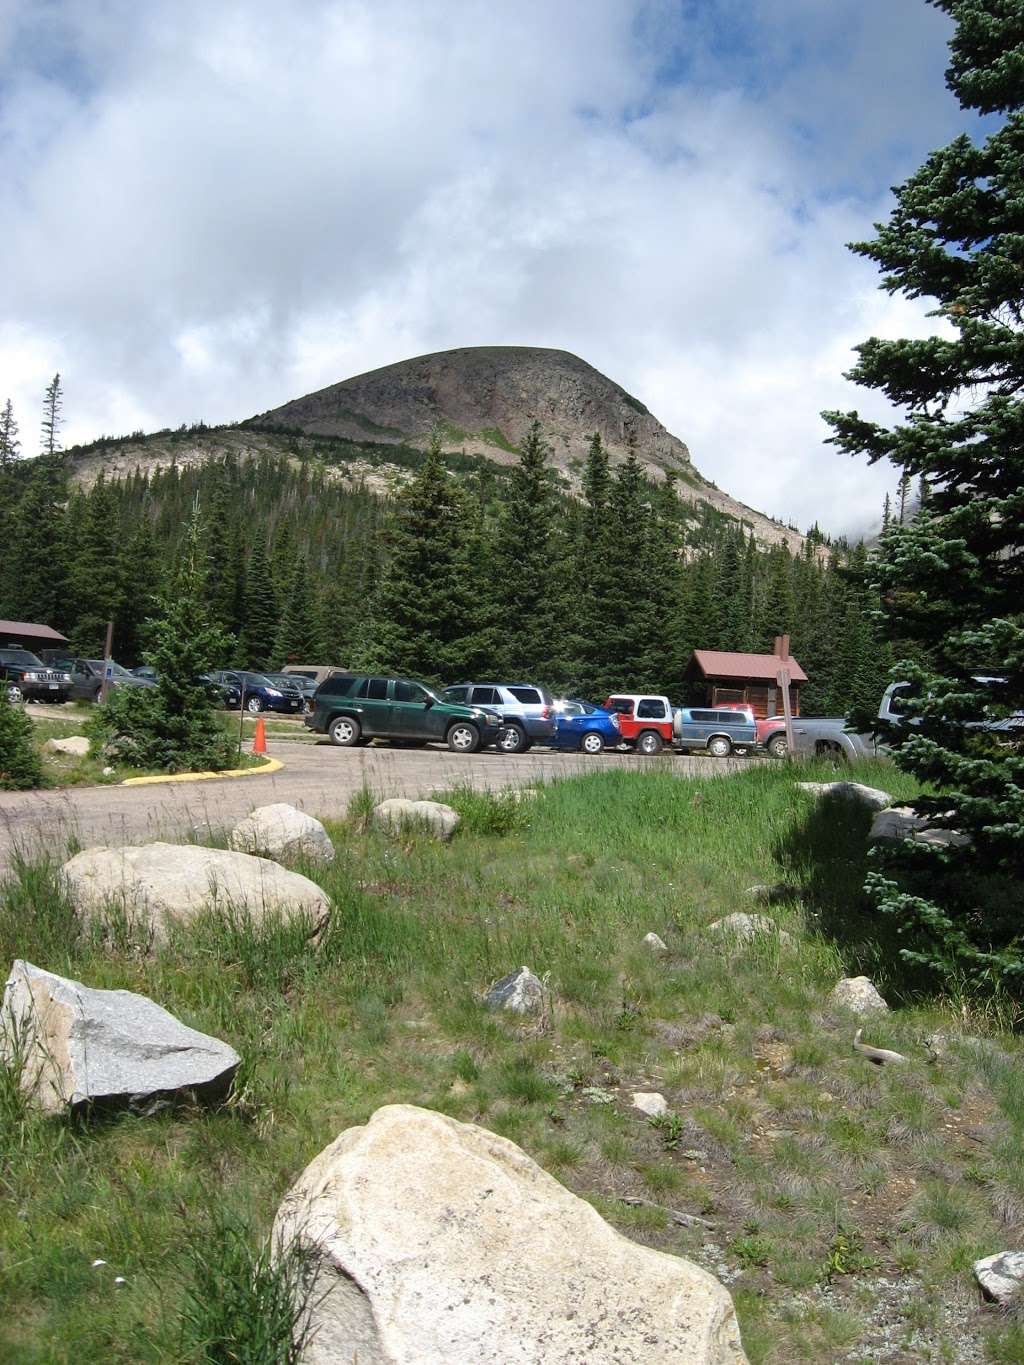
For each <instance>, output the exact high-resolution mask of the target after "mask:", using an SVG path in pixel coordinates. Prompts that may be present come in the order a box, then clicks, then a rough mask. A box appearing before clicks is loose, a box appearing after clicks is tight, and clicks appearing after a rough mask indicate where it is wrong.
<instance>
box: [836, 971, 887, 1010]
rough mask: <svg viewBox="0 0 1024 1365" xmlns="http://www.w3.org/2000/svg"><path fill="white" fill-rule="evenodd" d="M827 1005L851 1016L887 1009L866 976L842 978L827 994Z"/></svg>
mask: <svg viewBox="0 0 1024 1365" xmlns="http://www.w3.org/2000/svg"><path fill="white" fill-rule="evenodd" d="M828 1003H829V1004H830V1005H832V1006H833V1007H834V1008H836V1009H844V1010H850V1012H851V1013H853V1014H871V1013H872V1012H874V1011H879V1010H881V1011H884V1010H888V1008H889V1006H888V1005H887V1004H886V1003H885V1001H884V1000H883V999H882V997H881V996H880V995H879V994H878V991H876V990H875V987H874V986H873V985H872V983H871V982H870V981H869V980H868V978H867V977H866V976H844V977H843V979H842V980H841V981H837V982H836V984H835V985H834V986H833V987H832V990H831V991H830V992H829V997H828Z"/></svg>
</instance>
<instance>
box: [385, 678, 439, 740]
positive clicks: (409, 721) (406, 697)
mask: <svg viewBox="0 0 1024 1365" xmlns="http://www.w3.org/2000/svg"><path fill="white" fill-rule="evenodd" d="M441 719H443V718H442V717H437V716H435V715H434V706H433V700H432V699H431V697H430V694H429V693H428V692H427V689H426V688H425V687H422V686H421V685H420V684H419V683H418V682H413V681H412V680H411V679H410V678H396V679H395V680H394V682H393V683H392V684H391V714H390V717H389V720H388V725H389V727H390V733H391V734H392V735H393V736H394V737H395V739H422V740H428V739H438V738H439V737H440V736H439V735H438V733H437V732H438V730H439V728H440V720H441Z"/></svg>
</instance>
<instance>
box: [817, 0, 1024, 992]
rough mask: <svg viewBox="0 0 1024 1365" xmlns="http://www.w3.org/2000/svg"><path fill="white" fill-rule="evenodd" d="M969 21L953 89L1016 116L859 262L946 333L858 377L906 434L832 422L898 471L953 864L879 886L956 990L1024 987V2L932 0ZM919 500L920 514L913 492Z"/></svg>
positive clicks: (906, 583) (842, 436) (900, 743)
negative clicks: (929, 307) (923, 303)
mask: <svg viewBox="0 0 1024 1365" xmlns="http://www.w3.org/2000/svg"><path fill="white" fill-rule="evenodd" d="M932 2H933V3H934V4H935V5H936V7H937V8H939V9H942V10H944V11H945V12H946V13H947V14H949V15H950V16H951V17H952V18H953V19H954V20H955V22H956V29H955V33H954V36H953V39H952V41H951V53H952V61H951V64H950V67H949V69H948V71H947V73H946V79H947V84H948V86H949V88H950V90H951V91H952V92H953V93H954V94H955V95H956V97H957V98H958V99H959V101H960V104H961V106H962V107H963V108H964V109H967V110H973V111H975V112H977V113H978V114H981V115H987V116H989V118H990V120H992V119H994V117H995V116H999V115H1003V116H1005V117H1004V118H1003V119H1002V121H1001V124H1000V126H998V127H997V128H996V129H995V131H993V132H992V133H991V134H990V135H989V136H988V137H987V138H986V139H985V141H984V142H983V143H981V144H980V145H979V144H977V143H975V142H974V141H972V139H971V138H970V137H968V136H966V135H963V136H960V137H958V138H957V139H956V140H955V141H954V142H952V143H950V145H949V146H947V147H944V148H942V149H941V150H940V151H937V152H934V153H933V154H932V155H931V156H929V158H928V159H927V161H926V162H925V163H924V165H923V166H922V167H921V168H920V170H918V171H917V172H916V174H914V175H913V176H912V177H911V178H910V179H909V180H908V181H907V182H906V184H904V185H902V186H900V187H898V189H897V190H896V201H897V202H896V207H895V208H894V210H893V212H892V214H891V216H890V218H889V220H888V222H886V223H882V224H878V225H876V228H877V236H876V237H875V238H874V239H873V240H872V241H870V242H861V243H857V244H855V245H854V246H853V250H854V251H855V252H857V253H858V254H859V255H862V256H866V257H867V258H868V259H870V260H872V261H874V262H876V264H877V265H878V266H880V268H881V269H882V270H883V272H884V277H883V281H882V287H883V288H884V289H885V290H886V291H887V292H888V293H890V294H896V293H901V294H904V295H905V296H907V297H908V298H927V299H932V300H934V309H933V311H932V316H933V317H936V318H941V319H942V323H943V325H942V328H941V330H940V333H939V335H937V336H933V337H930V338H927V339H924V340H896V341H886V340H880V339H878V338H877V337H876V338H872V339H871V340H869V341H867V342H865V343H864V344H863V345H861V346H860V347H859V348H858V354H859V360H858V363H857V365H856V366H855V368H854V369H853V371H852V372H851V374H850V376H849V377H850V378H851V379H853V380H855V381H856V382H857V383H859V384H861V385H863V386H864V387H865V388H869V389H875V390H879V391H881V392H882V393H884V394H885V395H886V396H887V397H888V398H889V399H890V400H891V401H892V402H894V403H896V404H898V405H900V406H901V407H902V408H903V409H904V411H905V412H906V418H905V420H903V421H901V422H899V423H897V424H896V425H893V426H884V425H882V424H880V423H877V422H872V421H867V420H865V419H863V418H862V417H860V416H859V415H858V414H857V413H856V412H848V413H838V412H832V413H827V414H825V415H826V417H827V419H828V420H829V421H830V423H831V425H832V427H833V430H834V433H835V434H834V437H833V440H834V443H835V444H836V445H838V447H839V448H840V449H841V450H843V451H845V452H847V453H850V454H866V455H867V456H868V457H869V459H870V460H871V461H872V462H874V461H877V460H883V459H887V460H890V461H891V462H892V463H893V464H895V465H896V466H898V467H899V468H900V469H901V470H902V471H903V479H902V480H901V498H900V505H899V515H898V516H897V517H893V518H891V519H890V520H889V522H888V525H887V527H886V529H885V532H884V534H883V536H882V540H881V546H880V550H879V553H878V555H877V556H876V557H874V558H873V559H872V560H871V561H870V562H869V563H868V564H867V566H866V568H867V577H868V578H869V579H870V580H871V586H872V589H873V591H874V593H875V594H877V596H878V598H879V600H880V603H881V612H882V616H883V619H884V623H885V628H886V630H887V633H888V635H889V636H890V638H891V639H892V640H893V641H894V642H895V643H896V644H897V646H898V647H901V648H903V647H905V646H907V645H908V644H909V645H910V647H911V648H912V649H913V651H914V657H913V658H912V659H910V660H909V661H908V662H907V663H905V664H904V665H902V666H901V672H902V673H903V675H904V676H905V677H907V678H908V679H911V680H912V681H913V682H914V684H915V692H914V695H913V696H912V697H911V698H910V699H909V701H908V703H907V718H908V720H909V721H910V722H911V724H909V725H908V726H906V727H901V728H900V729H898V730H896V731H895V732H894V733H893V734H892V736H891V739H892V742H893V743H894V744H895V745H896V749H897V752H896V762H897V763H898V765H899V766H900V767H901V768H902V769H904V770H905V771H906V772H909V773H913V774H915V775H916V776H917V777H919V778H920V779H922V780H923V781H924V782H926V783H928V784H930V785H931V787H932V788H933V789H934V793H935V794H934V795H932V796H928V797H926V798H922V799H920V800H919V801H918V802H917V803H916V805H917V808H918V810H919V811H920V812H921V813H923V814H926V815H927V816H928V817H929V819H930V820H931V823H932V824H933V825H935V826H938V827H940V828H943V829H946V830H950V831H956V832H957V833H958V834H959V835H961V836H965V840H960V841H958V846H956V847H955V848H949V847H943V846H927V845H922V844H909V843H907V844H903V845H898V846H897V847H896V848H895V850H894V851H893V852H891V853H887V854H884V855H882V854H879V855H878V857H879V867H878V870H877V871H875V872H874V873H873V874H872V875H871V877H870V878H869V889H870V891H871V893H872V894H873V895H874V897H875V898H876V900H877V903H878V904H879V906H880V907H881V909H882V910H883V911H885V912H886V913H887V914H889V915H891V916H893V917H894V918H895V920H896V921H897V923H898V925H899V928H900V930H901V933H902V935H903V941H904V947H903V950H902V951H903V955H904V957H905V958H907V959H908V960H909V961H910V962H912V963H914V964H917V965H919V966H920V967H922V968H925V969H927V971H928V972H929V973H930V974H931V975H932V976H933V977H934V975H935V974H938V975H939V977H940V979H941V980H942V981H943V982H946V983H948V982H951V981H960V982H966V983H968V984H969V985H971V986H973V987H975V988H984V989H994V990H1000V991H1012V992H1013V993H1014V994H1016V995H1018V996H1019V995H1020V994H1021V992H1022V989H1024V943H1022V934H1021V928H1022V925H1021V914H1020V886H1021V882H1022V881H1024V731H1022V729H1021V728H1020V726H1019V725H1018V726H1017V727H1014V726H1013V725H1012V723H1011V725H1010V726H1009V727H1007V728H1005V729H1002V730H999V729H995V730H994V729H991V728H989V727H987V726H985V725H978V724H977V722H978V720H979V718H982V717H984V718H987V719H988V720H989V721H998V720H999V719H1000V718H1010V717H1012V716H1014V714H1015V713H1016V714H1017V715H1019V714H1020V713H1022V712H1024V618H1022V615H1021V610H1022V606H1024V535H1022V525H1024V400H1022V398H1021V391H1022V388H1024V351H1022V339H1024V274H1022V259H1024V250H1022V241H1024V238H1022V235H1021V233H1022V214H1021V204H1022V202H1024V75H1022V72H1024V62H1022V51H1024V4H1021V3H1020V0H995V2H993V0H932ZM913 478H917V479H918V480H920V486H921V490H922V494H923V496H921V497H920V499H919V501H920V506H919V508H918V509H917V514H916V516H915V517H914V518H913V519H912V520H908V519H907V517H906V495H907V491H908V490H909V488H910V484H911V480H912V479H913Z"/></svg>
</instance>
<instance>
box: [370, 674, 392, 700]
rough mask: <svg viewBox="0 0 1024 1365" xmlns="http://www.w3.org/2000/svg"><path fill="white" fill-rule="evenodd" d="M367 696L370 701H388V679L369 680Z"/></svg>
mask: <svg viewBox="0 0 1024 1365" xmlns="http://www.w3.org/2000/svg"><path fill="white" fill-rule="evenodd" d="M366 696H367V698H368V700H370V701H386V700H387V696H388V680H387V678H368V679H367V688H366Z"/></svg>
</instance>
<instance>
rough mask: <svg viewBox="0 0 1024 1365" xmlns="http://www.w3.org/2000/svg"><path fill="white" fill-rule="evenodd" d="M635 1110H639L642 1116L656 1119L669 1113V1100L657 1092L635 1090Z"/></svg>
mask: <svg viewBox="0 0 1024 1365" xmlns="http://www.w3.org/2000/svg"><path fill="white" fill-rule="evenodd" d="M633 1108H634V1109H639V1110H640V1112H641V1114H646V1115H647V1116H648V1117H649V1118H652V1119H656V1118H658V1116H659V1115H661V1114H667V1113H668V1100H667V1099H666V1098H665V1096H664V1095H660V1094H659V1093H658V1091H657V1090H634V1091H633Z"/></svg>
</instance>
